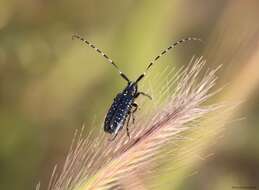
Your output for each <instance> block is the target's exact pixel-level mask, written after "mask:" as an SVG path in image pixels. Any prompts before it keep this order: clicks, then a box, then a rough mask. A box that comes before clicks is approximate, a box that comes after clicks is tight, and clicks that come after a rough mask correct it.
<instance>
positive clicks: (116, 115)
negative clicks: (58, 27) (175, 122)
mask: <svg viewBox="0 0 259 190" xmlns="http://www.w3.org/2000/svg"><path fill="white" fill-rule="evenodd" d="M72 38H77V39H79V40H81V41H83V42H84V43H86V44H87V45H88V46H89V47H91V48H93V49H95V50H96V51H97V52H98V53H99V54H101V55H102V56H103V57H104V58H105V59H107V60H108V62H109V63H110V64H112V65H113V66H114V67H115V68H116V69H117V70H118V72H119V74H120V76H121V77H122V78H123V79H124V80H126V81H127V86H126V87H125V88H124V89H123V90H122V92H120V93H118V94H117V96H116V97H115V98H114V101H113V103H112V105H111V107H110V108H109V111H108V113H107V115H106V117H105V120H104V131H105V132H107V133H110V134H114V137H113V138H112V140H114V139H115V138H116V136H117V135H118V132H119V131H120V130H121V129H122V128H123V126H124V125H125V122H126V121H127V124H126V129H127V135H128V137H130V134H129V129H128V125H129V122H130V119H131V117H132V119H133V120H132V121H133V123H134V121H135V117H134V113H135V112H136V111H137V109H138V105H137V104H136V102H135V99H136V98H137V97H138V96H139V95H143V96H146V97H148V98H150V99H152V98H151V96H150V95H148V94H146V93H144V92H140V91H138V83H139V82H140V81H141V80H142V79H143V78H144V76H145V75H146V73H147V72H148V70H149V69H150V68H151V66H152V65H153V64H154V63H155V62H156V61H157V60H158V59H159V58H160V57H161V56H162V55H165V54H166V53H167V52H168V51H169V50H170V49H173V48H174V47H176V46H177V45H178V44H181V43H183V42H186V41H190V40H198V41H201V40H200V39H199V38H195V37H188V38H184V39H181V40H179V41H177V42H175V43H174V44H172V45H171V46H169V47H168V48H166V49H165V50H163V51H162V52H161V53H160V55H158V56H156V57H155V58H154V60H153V61H152V62H150V63H149V65H148V66H147V68H146V70H145V72H144V73H142V74H141V75H140V76H139V77H138V78H137V79H136V80H135V81H131V80H129V79H128V77H127V76H126V75H125V74H124V73H123V72H121V71H120V70H119V67H118V66H117V65H116V64H115V63H114V61H113V60H111V59H110V58H109V57H108V56H107V55H106V54H105V53H103V52H102V51H101V50H100V49H98V48H97V47H96V46H95V45H93V44H91V43H90V42H88V41H87V40H85V39H84V38H83V37H81V36H79V35H73V36H72Z"/></svg>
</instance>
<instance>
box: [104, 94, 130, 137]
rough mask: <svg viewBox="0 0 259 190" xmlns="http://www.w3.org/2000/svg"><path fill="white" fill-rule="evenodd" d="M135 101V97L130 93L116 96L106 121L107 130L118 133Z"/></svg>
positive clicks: (105, 128)
mask: <svg viewBox="0 0 259 190" xmlns="http://www.w3.org/2000/svg"><path fill="white" fill-rule="evenodd" d="M133 101H134V97H132V96H130V95H128V94H121V93H120V94H118V95H117V96H116V98H115V99H114V102H113V103H112V105H111V107H110V109H109V111H108V113H107V115H106V118H105V121H104V131H105V132H108V133H117V132H118V131H119V130H120V129H121V128H122V127H123V125H124V123H125V121H126V118H127V117H128V114H129V111H130V110H131V107H132V103H133Z"/></svg>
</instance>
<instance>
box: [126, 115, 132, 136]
mask: <svg viewBox="0 0 259 190" xmlns="http://www.w3.org/2000/svg"><path fill="white" fill-rule="evenodd" d="M130 118H131V112H129V116H128V120H127V125H126V130H127V136H128V137H129V139H130V133H129V121H130Z"/></svg>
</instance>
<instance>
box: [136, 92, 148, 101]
mask: <svg viewBox="0 0 259 190" xmlns="http://www.w3.org/2000/svg"><path fill="white" fill-rule="evenodd" d="M139 95H143V96H146V97H148V98H149V99H150V100H152V97H151V96H150V95H149V94H147V93H145V92H138V93H137V94H136V96H135V98H137V97H138V96H139Z"/></svg>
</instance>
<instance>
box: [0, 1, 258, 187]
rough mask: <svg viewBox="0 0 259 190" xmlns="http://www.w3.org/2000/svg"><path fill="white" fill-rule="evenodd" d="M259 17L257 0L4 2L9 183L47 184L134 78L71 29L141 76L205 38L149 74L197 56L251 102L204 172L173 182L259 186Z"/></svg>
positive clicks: (5, 182) (231, 94) (3, 172)
mask: <svg viewBox="0 0 259 190" xmlns="http://www.w3.org/2000/svg"><path fill="white" fill-rule="evenodd" d="M258 18H259V2H258V1H257V0H250V1H243V0H225V1H223V0H219V1H214V0H198V1H190V0H162V1H148V0H141V1H137V0H124V1H119V0H114V1H104V0H103V1H101V0H95V1H93V0H75V1H62V0H57V1H47V0H46V1H43V0H24V1H18V0H9V1H7V0H1V1H0V142H1V143H0V189H1V190H12V189H20V190H23V189H24V190H25V189H26V190H27V189H34V187H35V185H36V184H37V182H38V181H39V180H40V181H41V182H42V184H43V187H45V186H46V183H47V181H48V178H49V175H50V173H51V170H52V168H53V166H54V164H56V163H62V161H63V160H64V157H65V155H66V152H67V150H68V147H69V144H70V142H71V139H72V137H73V131H74V129H76V128H80V127H81V125H82V123H85V124H86V126H96V127H102V125H101V123H102V121H103V118H104V115H105V113H106V111H107V108H108V106H109V105H110V103H111V101H112V100H113V97H114V95H115V94H116V93H117V92H118V91H119V90H120V89H121V88H123V86H124V85H125V83H124V81H122V80H121V78H120V77H119V76H118V74H117V73H116V71H115V70H114V69H113V68H112V67H111V65H109V64H107V62H106V61H105V60H104V59H103V58H102V57H100V56H99V55H97V53H95V52H94V51H93V50H92V49H90V48H88V47H87V46H86V45H85V44H82V43H81V42H80V41H77V40H73V41H72V39H71V36H72V34H80V35H82V36H84V37H85V38H87V39H88V40H89V41H91V42H93V43H94V44H96V45H97V47H99V48H100V49H102V50H103V51H104V52H106V53H107V54H108V55H109V56H110V57H111V58H112V59H114V60H115V62H116V63H117V64H118V65H119V66H120V68H121V70H123V71H125V72H126V73H127V74H128V75H129V77H130V78H132V79H134V78H136V77H137V76H138V75H139V74H140V73H141V72H142V71H143V70H144V68H145V67H146V65H147V64H148V62H149V61H151V59H152V58H154V57H155V56H156V55H157V54H158V53H159V52H160V51H161V50H162V49H163V48H165V47H167V46H168V45H169V44H170V43H172V42H174V41H176V40H178V39H179V38H182V37H187V36H196V37H200V38H202V39H203V40H204V44H202V45H201V44H198V43H196V42H190V43H188V44H186V45H184V46H182V47H179V48H177V49H176V50H175V51H174V52H172V53H170V55H169V56H167V57H164V58H163V59H161V61H160V62H161V64H158V65H157V66H155V67H154V68H153V70H152V72H150V75H152V74H155V73H156V72H159V70H160V69H162V68H163V67H165V65H169V64H170V66H171V67H176V68H178V67H180V66H182V65H184V64H187V63H188V61H189V60H190V59H191V57H192V55H194V54H195V55H203V56H204V58H205V59H206V60H207V65H208V67H216V66H217V65H219V64H223V68H222V69H221V70H220V72H219V74H218V75H219V78H220V79H219V83H218V85H219V86H221V85H224V84H226V83H228V86H227V87H226V88H225V90H224V91H223V92H222V93H221V94H220V95H218V97H217V98H215V99H216V100H231V101H239V100H242V101H244V103H243V104H242V105H241V106H239V107H238V109H237V110H236V112H235V118H239V117H245V119H244V120H241V121H238V122H231V123H228V124H227V128H228V130H227V131H226V133H225V137H224V138H223V140H222V139H220V140H218V141H217V139H212V140H213V141H214V143H215V144H218V146H217V147H216V148H215V147H214V149H215V150H214V153H215V155H214V157H213V158H212V159H209V160H208V161H204V162H202V164H200V165H199V168H198V171H199V173H198V174H196V175H193V176H191V177H189V178H181V179H179V180H177V181H173V182H172V184H173V185H172V186H174V189H190V188H191V189H232V187H233V186H238V185H241V186H242V185H244V186H256V187H257V188H259V171H258V170H259V128H258V127H259V126H258V123H259V117H258V114H259V43H258V39H259V22H258ZM162 63H163V64H162ZM92 123H94V125H93V124H92ZM88 129H89V128H87V130H88ZM208 147H209V145H208ZM190 156H191V155H190ZM175 172H177V171H175Z"/></svg>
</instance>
